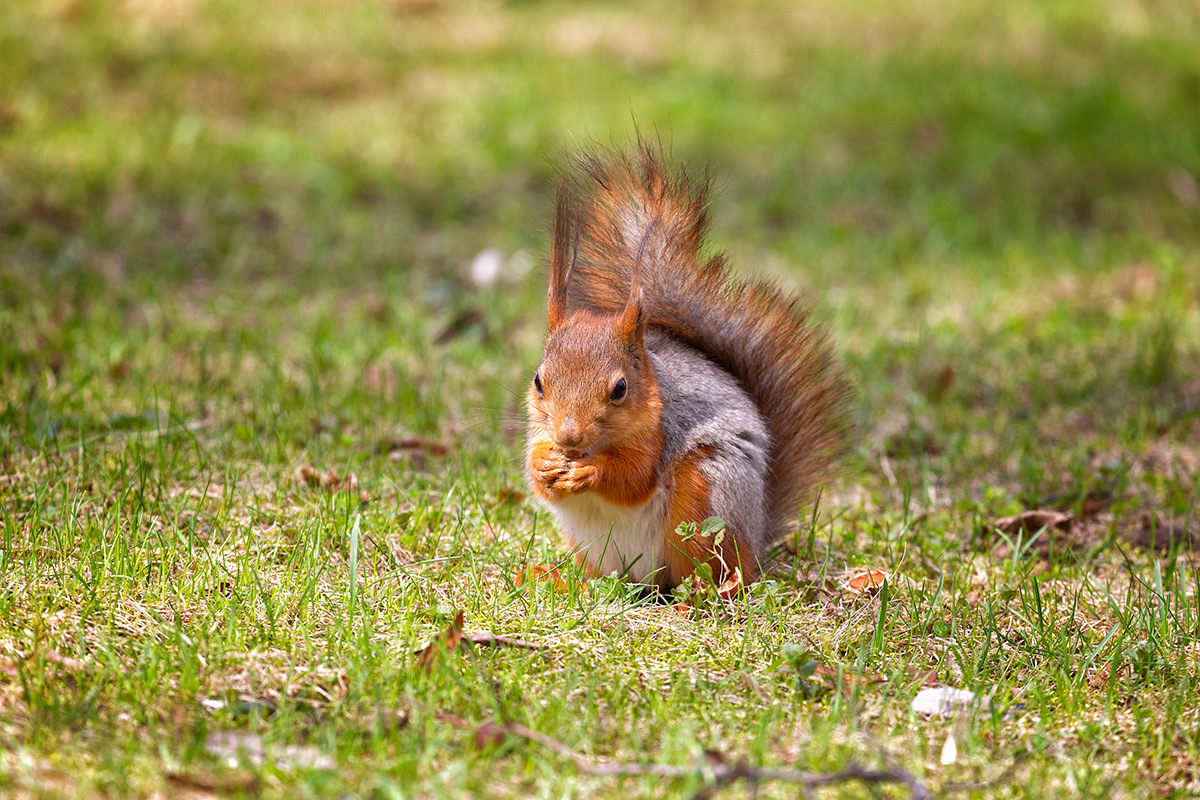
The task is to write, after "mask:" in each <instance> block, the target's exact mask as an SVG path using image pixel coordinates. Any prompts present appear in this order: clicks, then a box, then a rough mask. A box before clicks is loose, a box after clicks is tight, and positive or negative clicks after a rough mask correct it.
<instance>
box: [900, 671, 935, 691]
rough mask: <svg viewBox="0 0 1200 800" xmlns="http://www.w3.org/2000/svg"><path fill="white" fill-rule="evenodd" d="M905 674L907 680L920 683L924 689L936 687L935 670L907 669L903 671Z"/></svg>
mask: <svg viewBox="0 0 1200 800" xmlns="http://www.w3.org/2000/svg"><path fill="white" fill-rule="evenodd" d="M905 672H906V673H907V674H908V677H909V679H911V680H915V681H920V684H921V686H924V687H926V688H930V687H934V686H937V685H938V676H937V670H936V669H918V668H916V667H909V668H908V669H906V670H905Z"/></svg>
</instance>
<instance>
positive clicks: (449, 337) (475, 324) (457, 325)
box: [434, 308, 488, 344]
mask: <svg viewBox="0 0 1200 800" xmlns="http://www.w3.org/2000/svg"><path fill="white" fill-rule="evenodd" d="M471 328H479V330H480V331H481V332H482V333H483V335H484V336H485V337H486V336H487V335H488V327H487V319H486V318H485V317H484V316H483V312H482V311H480V310H479V309H478V308H468V309H465V310H463V311H462V312H460V313H459V314H458V315H457V316H455V317H454V319H452V320H450V322H449V324H447V325H446V327H444V328H442V330H441V332H439V333H438V335H437V338H436V339H434V343H435V344H449V343H450V342H452V341H454V340H455V339H457V338H459V337H460V336H463V335H464V334H465V333H466V332H467V331H468V330H470V329H471Z"/></svg>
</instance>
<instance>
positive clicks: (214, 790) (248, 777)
mask: <svg viewBox="0 0 1200 800" xmlns="http://www.w3.org/2000/svg"><path fill="white" fill-rule="evenodd" d="M166 778H167V782H168V783H170V784H172V785H174V786H178V787H179V788H181V789H191V790H192V791H194V792H204V793H207V794H213V795H227V794H242V793H254V792H252V790H253V789H254V787H255V786H256V785H257V784H258V776H257V775H254V774H253V773H248V772H239V773H234V774H232V775H221V776H213V775H202V774H198V773H192V772H168V773H167V774H166Z"/></svg>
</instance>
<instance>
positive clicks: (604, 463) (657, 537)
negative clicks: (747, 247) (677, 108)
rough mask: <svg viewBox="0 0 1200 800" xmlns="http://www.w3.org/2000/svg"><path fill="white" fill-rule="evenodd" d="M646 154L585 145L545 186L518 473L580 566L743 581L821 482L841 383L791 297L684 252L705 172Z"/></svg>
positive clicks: (829, 353)
mask: <svg viewBox="0 0 1200 800" xmlns="http://www.w3.org/2000/svg"><path fill="white" fill-rule="evenodd" d="M664 161H665V159H664V157H663V155H662V151H661V147H659V146H657V145H653V144H650V143H648V142H646V141H639V142H638V144H637V146H636V149H635V150H634V152H633V153H632V154H629V155H625V154H620V153H612V152H607V151H604V152H591V153H586V152H585V153H582V154H581V155H580V156H579V157H578V160H577V164H576V168H575V169H574V170H572V171H570V172H568V174H566V175H565V176H564V178H563V179H562V181H561V182H560V184H559V186H558V190H557V195H556V200H555V209H554V232H553V242H552V244H551V251H550V280H549V290H548V292H547V321H548V329H549V331H548V334H547V337H546V345H545V352H544V355H543V358H542V362H541V364H540V365H539V366H538V368H537V371H536V372H535V374H534V376H533V381H532V383H531V385H530V387H529V391H528V395H527V404H528V413H529V428H528V439H527V452H526V470H527V478H528V480H529V485H530V487H531V488H532V491H533V492H534V493H535V494H536V495H537V496H538V497H539V498H540V499H541V500H542V501H543V502H544V503H545V504H546V505H547V506H548V507H549V509H550V510H551V511H552V512H553V513H554V515H555V517H556V518H557V519H558V522H559V525H560V526H561V527H562V529H563V531H564V532H565V534H566V538H567V539H568V541H569V543H570V544H571V546H572V547H573V548H574V549H575V553H576V559H577V560H578V561H579V563H580V564H581V566H582V567H583V569H584V571H585V573H587V574H588V575H589V576H598V575H608V574H611V573H613V572H616V573H618V574H620V575H621V576H623V577H625V578H626V579H629V580H632V581H635V582H638V583H647V584H651V585H653V586H657V587H658V588H660V589H669V588H671V587H674V586H677V585H678V584H680V583H681V582H683V581H684V580H686V579H688V578H689V577H690V576H691V575H692V574H693V573H694V572H695V571H696V568H697V566H698V565H699V564H708V565H709V566H710V568H711V569H712V575H713V576H714V578H716V579H717V580H719V581H722V582H728V581H730V580H731V579H732V580H735V581H737V582H738V584H739V585H743V586H744V585H746V584H749V583H750V582H752V581H754V580H756V579H757V578H758V576H759V575H760V574H761V570H762V566H763V562H764V560H765V559H766V555H767V550H768V548H769V546H770V545H771V543H772V542H773V541H774V540H775V539H776V538H777V537H778V536H779V535H781V534H782V533H784V532H785V531H786V529H787V526H788V524H789V523H790V522H791V521H792V520H793V519H794V518H795V515H796V513H797V511H798V510H799V508H800V506H801V504H802V503H803V502H806V501H811V500H812V499H813V497H814V495H815V493H816V490H817V489H818V488H819V487H820V485H821V483H822V481H823V480H825V479H827V478H828V476H829V473H830V471H831V469H832V467H833V466H834V464H835V462H836V458H837V456H838V454H839V451H840V450H841V449H842V445H843V442H844V439H845V436H844V433H845V431H846V422H845V405H846V403H845V398H846V395H847V383H846V381H845V378H844V376H843V372H842V370H841V368H840V366H839V364H838V362H837V359H836V358H835V356H834V353H833V349H832V347H831V345H830V343H829V340H828V336H827V334H826V333H825V331H824V329H823V328H822V327H820V326H818V325H815V324H814V323H813V322H812V321H811V319H810V310H809V307H808V305H807V304H806V303H804V302H803V301H801V300H800V299H799V298H797V297H795V296H793V295H790V294H787V293H785V292H783V291H781V290H780V289H779V288H777V287H776V286H774V285H773V284H769V283H765V282H762V281H745V280H741V279H738V278H735V277H733V276H731V275H730V274H729V270H728V267H727V262H726V258H725V256H724V255H723V254H716V255H713V256H710V257H707V258H705V257H703V256H701V248H702V246H703V238H704V234H705V229H706V227H707V222H708V216H707V212H708V190H709V179H708V178H707V177H702V178H696V177H694V176H692V175H690V174H689V173H688V172H687V171H686V169H683V168H679V169H672V168H670V167H668V166H667V165H666V164H665V163H664ZM714 516H715V517H720V518H721V519H722V520H724V523H725V528H724V531H723V532H720V531H715V530H709V529H708V528H709V527H711V526H704V527H703V528H702V527H701V526H700V525H699V523H701V522H702V521H703V520H705V519H706V518H708V517H714ZM685 522H686V523H695V524H696V527H695V528H694V529H692V530H690V531H688V530H687V528H686V527H685V528H684V531H685V532H683V533H681V532H680V523H685Z"/></svg>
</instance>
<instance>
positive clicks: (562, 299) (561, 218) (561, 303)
mask: <svg viewBox="0 0 1200 800" xmlns="http://www.w3.org/2000/svg"><path fill="white" fill-rule="evenodd" d="M571 212H572V201H571V190H570V186H569V185H568V183H567V182H566V181H565V180H564V181H563V182H562V183H560V184H559V185H558V191H557V192H556V193H555V196H554V241H553V242H551V244H550V288H549V289H548V290H547V292H546V323H547V327H549V329H550V332H551V333H554V332H555V331H556V330H558V329H559V327H561V326H562V324H563V323H564V322H566V321H567V287H568V286H569V285H570V283H571V270H572V269H573V268H574V267H575V258H576V256H578V255H579V227H578V226H576V228H575V240H574V245H572V242H571Z"/></svg>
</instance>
